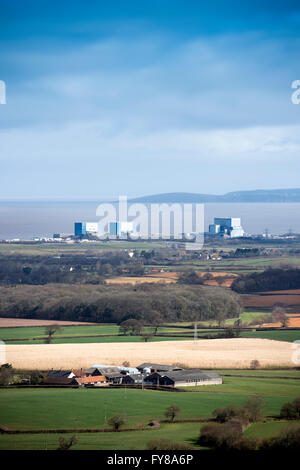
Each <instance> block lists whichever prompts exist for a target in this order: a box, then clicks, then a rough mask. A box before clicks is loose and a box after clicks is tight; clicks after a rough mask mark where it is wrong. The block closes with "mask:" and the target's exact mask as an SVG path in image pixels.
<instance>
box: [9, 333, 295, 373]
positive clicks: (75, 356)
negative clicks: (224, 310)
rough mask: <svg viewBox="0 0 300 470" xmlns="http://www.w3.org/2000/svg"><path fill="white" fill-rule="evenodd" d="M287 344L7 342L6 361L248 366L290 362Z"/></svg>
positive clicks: (32, 365) (39, 365)
mask: <svg viewBox="0 0 300 470" xmlns="http://www.w3.org/2000/svg"><path fill="white" fill-rule="evenodd" d="M292 352H293V351H292V349H291V344H289V343H288V342H283V341H271V340H267V339H257V338H255V339H253V338H233V339H215V340H199V341H197V342H194V341H162V342H157V343H109V344H108V343H94V344H41V345H7V347H6V361H7V362H9V363H11V364H12V365H13V367H16V368H24V369H51V368H55V369H60V368H71V367H73V368H75V367H76V368H79V367H88V366H91V365H94V364H115V365H117V364H122V363H123V362H124V361H129V363H130V365H131V366H136V365H138V364H141V363H143V362H156V363H165V364H169V363H170V364H176V363H178V364H184V365H186V366H191V367H200V368H201V367H202V368H248V367H249V366H250V362H251V361H252V360H253V359H257V360H259V362H260V364H261V365H262V366H276V367H278V366H293V363H292V361H291V356H292Z"/></svg>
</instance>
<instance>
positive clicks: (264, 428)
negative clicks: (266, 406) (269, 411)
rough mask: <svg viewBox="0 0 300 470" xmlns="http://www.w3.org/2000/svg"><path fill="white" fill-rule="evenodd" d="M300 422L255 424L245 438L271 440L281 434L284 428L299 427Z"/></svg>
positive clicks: (245, 434) (248, 430)
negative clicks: (270, 438)
mask: <svg viewBox="0 0 300 470" xmlns="http://www.w3.org/2000/svg"><path fill="white" fill-rule="evenodd" d="M299 424H300V421H272V422H269V423H253V424H251V425H250V426H249V428H248V429H246V431H245V432H244V436H245V437H256V438H269V437H275V436H278V435H279V434H280V431H281V430H282V429H283V428H286V427H287V426H288V427H291V426H299Z"/></svg>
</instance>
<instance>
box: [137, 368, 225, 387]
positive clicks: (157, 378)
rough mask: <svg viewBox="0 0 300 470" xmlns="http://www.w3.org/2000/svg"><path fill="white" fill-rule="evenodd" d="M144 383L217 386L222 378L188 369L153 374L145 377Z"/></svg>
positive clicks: (176, 385)
mask: <svg viewBox="0 0 300 470" xmlns="http://www.w3.org/2000/svg"><path fill="white" fill-rule="evenodd" d="M144 383H145V384H153V385H167V386H171V387H189V386H197V385H219V384H221V383H222V377H221V376H220V375H218V374H216V373H215V372H203V371H202V370H200V369H190V370H178V371H170V372H166V373H158V372H155V373H153V374H150V375H148V376H147V377H145V379H144Z"/></svg>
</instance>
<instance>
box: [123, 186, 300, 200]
mask: <svg viewBox="0 0 300 470" xmlns="http://www.w3.org/2000/svg"><path fill="white" fill-rule="evenodd" d="M130 202H140V203H163V202H165V203H174V202H182V203H196V202H198V203H209V202H218V203H221V202H300V188H296V189H257V190H254V191H235V192H230V193H227V194H223V195H214V194H197V193H164V194H153V195H150V196H142V197H138V198H132V199H130Z"/></svg>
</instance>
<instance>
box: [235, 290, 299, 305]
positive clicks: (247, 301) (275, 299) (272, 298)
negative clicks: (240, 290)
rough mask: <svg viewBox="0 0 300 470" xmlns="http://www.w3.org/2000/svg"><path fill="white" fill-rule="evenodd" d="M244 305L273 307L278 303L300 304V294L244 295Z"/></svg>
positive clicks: (242, 297)
mask: <svg viewBox="0 0 300 470" xmlns="http://www.w3.org/2000/svg"><path fill="white" fill-rule="evenodd" d="M241 299H242V302H243V304H244V307H253V308H255V307H262V308H264V307H273V305H275V304H277V303H281V304H283V305H286V306H289V305H291V306H292V305H300V294H298V295H297V294H291V295H287V294H284V293H282V294H273V293H272V295H242V296H241Z"/></svg>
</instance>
